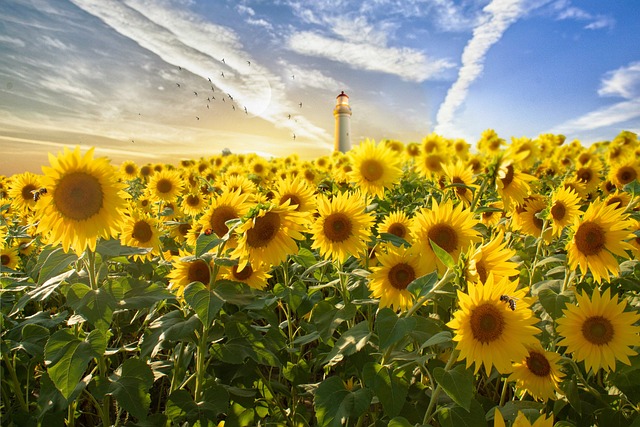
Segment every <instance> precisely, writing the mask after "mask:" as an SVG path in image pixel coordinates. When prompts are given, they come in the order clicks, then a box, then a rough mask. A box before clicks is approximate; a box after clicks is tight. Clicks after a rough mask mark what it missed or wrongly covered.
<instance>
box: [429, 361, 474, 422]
mask: <svg viewBox="0 0 640 427" xmlns="http://www.w3.org/2000/svg"><path fill="white" fill-rule="evenodd" d="M433 377H434V378H435V380H436V382H437V383H438V385H439V386H440V387H442V389H443V390H444V391H445V392H446V393H447V394H448V395H449V397H450V398H451V399H452V400H453V401H454V402H456V403H457V404H458V405H460V406H462V407H463V408H464V409H465V410H466V411H467V412H468V411H470V408H471V400H472V399H473V372H471V370H470V369H467V368H465V366H464V365H457V366H456V367H454V368H453V369H451V370H450V371H445V370H444V369H442V368H435V369H434V370H433Z"/></svg>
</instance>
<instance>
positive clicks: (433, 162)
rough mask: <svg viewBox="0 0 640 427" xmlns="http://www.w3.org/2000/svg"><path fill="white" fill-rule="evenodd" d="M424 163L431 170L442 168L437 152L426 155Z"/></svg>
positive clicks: (437, 170)
mask: <svg viewBox="0 0 640 427" xmlns="http://www.w3.org/2000/svg"><path fill="white" fill-rule="evenodd" d="M424 165H425V166H426V168H427V169H428V170H430V171H431V172H440V171H441V170H442V157H440V156H438V155H437V154H434V155H431V156H427V157H426V159H425V161H424Z"/></svg>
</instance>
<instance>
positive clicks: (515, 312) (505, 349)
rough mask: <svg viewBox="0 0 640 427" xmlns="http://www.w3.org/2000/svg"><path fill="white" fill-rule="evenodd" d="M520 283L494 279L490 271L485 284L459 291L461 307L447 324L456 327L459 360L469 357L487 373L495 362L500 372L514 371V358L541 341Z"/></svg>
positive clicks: (469, 363)
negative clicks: (466, 290) (495, 280)
mask: <svg viewBox="0 0 640 427" xmlns="http://www.w3.org/2000/svg"><path fill="white" fill-rule="evenodd" d="M517 287H518V281H517V280H516V281H513V282H512V281H510V280H509V279H507V278H504V279H502V280H501V281H500V282H498V283H495V282H494V280H493V274H489V277H488V278H487V281H486V283H485V284H482V283H477V284H476V283H468V293H463V292H462V291H458V303H459V305H460V309H459V310H458V311H456V312H455V313H454V314H453V316H454V317H453V319H452V320H451V321H450V322H449V323H447V326H448V327H450V328H451V329H453V330H454V337H453V340H454V341H456V343H457V344H456V348H457V349H458V350H459V351H460V355H459V356H458V360H466V366H467V368H469V367H470V366H471V365H473V364H475V369H474V372H476V373H477V372H478V370H479V369H480V366H484V368H485V372H486V373H487V375H489V373H490V372H491V368H492V367H494V366H495V368H496V369H497V370H498V372H499V373H501V374H505V373H508V372H511V371H512V365H511V362H512V361H516V360H522V359H523V358H525V357H526V356H527V354H528V350H527V346H528V345H532V344H535V343H537V342H538V340H537V338H536V337H535V334H536V333H538V332H539V330H538V328H536V327H535V326H533V325H534V324H535V323H536V322H537V321H538V319H536V318H535V317H534V315H533V312H532V311H531V308H530V307H529V306H530V305H531V300H530V299H529V298H526V297H525V295H526V293H527V291H528V288H522V289H519V290H516V288H517ZM512 303H513V304H512Z"/></svg>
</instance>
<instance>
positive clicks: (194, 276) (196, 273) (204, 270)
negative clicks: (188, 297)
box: [187, 259, 209, 285]
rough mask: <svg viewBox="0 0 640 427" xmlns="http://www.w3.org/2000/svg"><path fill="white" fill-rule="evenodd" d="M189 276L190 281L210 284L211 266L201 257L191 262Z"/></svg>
mask: <svg viewBox="0 0 640 427" xmlns="http://www.w3.org/2000/svg"><path fill="white" fill-rule="evenodd" d="M187 278H188V280H189V283H191V282H200V283H202V284H204V285H209V266H208V265H207V263H206V262H205V261H203V260H201V259H197V260H195V261H193V262H191V263H189V271H188V273H187Z"/></svg>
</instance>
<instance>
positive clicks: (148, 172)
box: [140, 166, 153, 176]
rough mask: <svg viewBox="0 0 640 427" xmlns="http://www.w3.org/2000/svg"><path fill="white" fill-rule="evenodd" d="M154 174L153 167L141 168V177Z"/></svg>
mask: <svg viewBox="0 0 640 427" xmlns="http://www.w3.org/2000/svg"><path fill="white" fill-rule="evenodd" d="M152 173H153V169H151V166H143V167H141V168H140V175H142V176H149V175H151V174H152Z"/></svg>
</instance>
